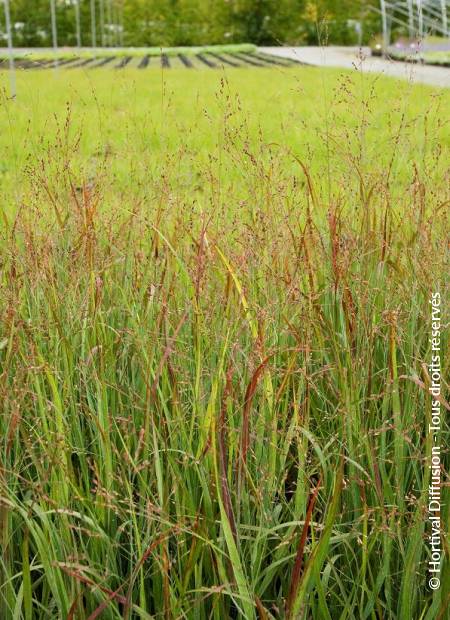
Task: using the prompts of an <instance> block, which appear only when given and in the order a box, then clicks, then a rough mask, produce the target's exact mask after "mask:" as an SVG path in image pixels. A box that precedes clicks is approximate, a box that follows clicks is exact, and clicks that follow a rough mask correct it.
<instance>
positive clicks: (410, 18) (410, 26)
mask: <svg viewBox="0 0 450 620" xmlns="http://www.w3.org/2000/svg"><path fill="white" fill-rule="evenodd" d="M408 30H409V38H410V39H414V7H413V0H408Z"/></svg>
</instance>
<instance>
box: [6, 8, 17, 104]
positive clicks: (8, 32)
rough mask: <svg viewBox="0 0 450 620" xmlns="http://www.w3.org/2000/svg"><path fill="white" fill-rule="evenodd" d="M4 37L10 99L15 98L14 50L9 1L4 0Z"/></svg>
mask: <svg viewBox="0 0 450 620" xmlns="http://www.w3.org/2000/svg"><path fill="white" fill-rule="evenodd" d="M4 7H5V22H6V36H7V39H8V56H9V79H10V82H11V98H12V99H14V98H15V96H16V70H15V65H14V50H13V42H12V33H11V14H10V12H9V0H4Z"/></svg>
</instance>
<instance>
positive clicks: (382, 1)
mask: <svg viewBox="0 0 450 620" xmlns="http://www.w3.org/2000/svg"><path fill="white" fill-rule="evenodd" d="M380 5H381V21H382V26H383V53H384V54H385V53H386V51H387V48H388V45H389V39H388V26H387V14H386V2H385V0H380Z"/></svg>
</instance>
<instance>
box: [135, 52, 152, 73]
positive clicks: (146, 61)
mask: <svg viewBox="0 0 450 620" xmlns="http://www.w3.org/2000/svg"><path fill="white" fill-rule="evenodd" d="M149 63H150V55H149V54H146V55H145V56H144V57H143V58H142V59H141V62H140V63H139V64H138V69H146V68H147V67H148V65H149Z"/></svg>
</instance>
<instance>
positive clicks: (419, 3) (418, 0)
mask: <svg viewBox="0 0 450 620" xmlns="http://www.w3.org/2000/svg"><path fill="white" fill-rule="evenodd" d="M416 4H417V14H418V16H419V39H420V40H421V41H422V39H423V10H422V9H423V7H422V0H416Z"/></svg>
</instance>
